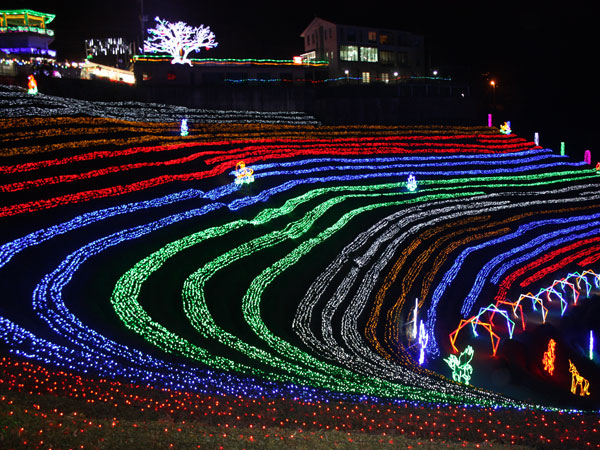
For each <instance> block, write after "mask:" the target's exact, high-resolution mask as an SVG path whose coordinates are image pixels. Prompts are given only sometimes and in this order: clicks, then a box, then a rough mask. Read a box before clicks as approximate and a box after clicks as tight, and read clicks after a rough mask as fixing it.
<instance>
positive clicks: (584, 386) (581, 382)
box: [569, 360, 590, 397]
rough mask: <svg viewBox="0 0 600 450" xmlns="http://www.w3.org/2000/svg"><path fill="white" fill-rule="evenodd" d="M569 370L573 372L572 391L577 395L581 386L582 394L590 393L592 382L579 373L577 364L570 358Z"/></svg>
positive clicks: (580, 391) (580, 393) (580, 392)
mask: <svg viewBox="0 0 600 450" xmlns="http://www.w3.org/2000/svg"><path fill="white" fill-rule="evenodd" d="M569 372H571V393H572V394H575V395H577V388H578V387H579V395H580V396H582V397H584V396H586V395H590V392H589V387H590V382H589V381H588V380H587V379H585V378H583V377H582V376H581V375H579V372H578V371H577V367H575V364H573V363H572V362H571V360H569Z"/></svg>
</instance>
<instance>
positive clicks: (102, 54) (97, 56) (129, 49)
mask: <svg viewBox="0 0 600 450" xmlns="http://www.w3.org/2000/svg"><path fill="white" fill-rule="evenodd" d="M133 53H134V50H133V42H129V41H126V40H125V39H123V38H121V37H113V38H107V39H86V41H85V54H86V59H87V60H88V61H90V60H91V61H94V62H97V63H100V64H105V65H109V66H114V67H118V68H121V69H124V68H126V67H129V66H130V65H131V58H132V57H133Z"/></svg>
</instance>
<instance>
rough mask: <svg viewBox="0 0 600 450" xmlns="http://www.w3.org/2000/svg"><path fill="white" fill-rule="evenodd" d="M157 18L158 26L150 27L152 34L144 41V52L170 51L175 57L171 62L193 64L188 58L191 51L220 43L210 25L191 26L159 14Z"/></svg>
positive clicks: (149, 30)
mask: <svg viewBox="0 0 600 450" xmlns="http://www.w3.org/2000/svg"><path fill="white" fill-rule="evenodd" d="M155 20H156V22H157V26H156V28H149V29H148V34H149V35H150V36H149V37H148V39H147V40H146V41H144V52H153V53H155V52H160V53H168V54H169V55H171V56H172V57H173V59H172V60H171V64H189V65H190V66H191V65H192V61H191V60H190V59H189V58H188V55H189V54H190V53H191V52H198V51H200V49H201V48H202V47H204V48H205V49H206V50H210V49H211V48H214V47H216V46H217V45H218V42H216V41H215V34H214V33H213V32H212V31H210V27H205V26H204V25H200V26H199V27H191V26H189V25H188V24H186V23H185V22H181V21H180V22H169V21H167V20H163V19H161V18H160V17H158V16H157V17H155Z"/></svg>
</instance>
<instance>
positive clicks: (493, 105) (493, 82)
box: [490, 80, 496, 109]
mask: <svg viewBox="0 0 600 450" xmlns="http://www.w3.org/2000/svg"><path fill="white" fill-rule="evenodd" d="M490 86H492V107H493V108H494V109H496V82H495V81H494V80H492V81H490Z"/></svg>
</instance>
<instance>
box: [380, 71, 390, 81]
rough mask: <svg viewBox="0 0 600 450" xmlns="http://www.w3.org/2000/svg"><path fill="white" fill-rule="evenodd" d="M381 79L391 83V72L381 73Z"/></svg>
mask: <svg viewBox="0 0 600 450" xmlns="http://www.w3.org/2000/svg"><path fill="white" fill-rule="evenodd" d="M381 81H383V82H384V83H389V82H390V74H389V73H382V74H381Z"/></svg>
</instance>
